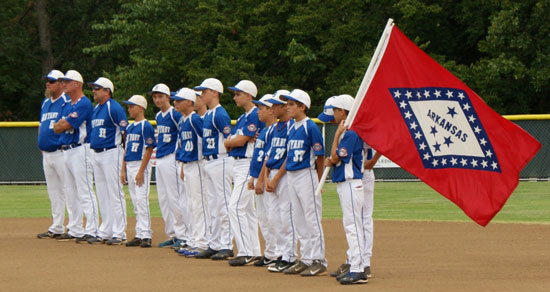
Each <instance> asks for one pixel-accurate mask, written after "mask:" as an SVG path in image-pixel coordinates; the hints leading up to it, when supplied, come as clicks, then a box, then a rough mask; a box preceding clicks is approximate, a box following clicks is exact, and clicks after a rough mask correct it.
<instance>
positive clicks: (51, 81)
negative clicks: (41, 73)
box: [46, 79, 57, 84]
mask: <svg viewBox="0 0 550 292" xmlns="http://www.w3.org/2000/svg"><path fill="white" fill-rule="evenodd" d="M46 82H47V83H49V84H54V83H56V82H57V80H49V79H48V80H47V81H46Z"/></svg>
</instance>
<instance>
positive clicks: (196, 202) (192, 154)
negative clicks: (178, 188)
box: [178, 112, 210, 250]
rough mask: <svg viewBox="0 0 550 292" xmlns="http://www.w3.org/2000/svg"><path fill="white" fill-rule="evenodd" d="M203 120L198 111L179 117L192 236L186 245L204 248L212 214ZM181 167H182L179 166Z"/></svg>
mask: <svg viewBox="0 0 550 292" xmlns="http://www.w3.org/2000/svg"><path fill="white" fill-rule="evenodd" d="M202 124H203V120H202V118H201V117H200V116H199V115H198V114H197V113H195V112H191V113H190V114H189V115H187V116H183V117H182V118H181V120H180V134H179V144H180V145H181V148H180V149H179V150H180V151H181V152H180V153H179V154H180V156H179V157H178V160H179V161H181V162H182V163H183V174H184V175H183V184H184V187H185V190H186V196H187V203H186V204H185V206H184V208H187V213H188V225H189V227H190V230H189V233H190V238H189V239H188V240H187V245H189V246H191V247H193V248H196V249H200V250H205V249H207V248H208V237H209V236H210V223H209V222H210V214H209V212H208V202H207V200H206V189H205V184H204V182H205V173H204V166H203V164H202V159H203V155H202V148H201V146H202V135H203V126H202ZM178 169H179V170H180V171H181V169H180V168H178Z"/></svg>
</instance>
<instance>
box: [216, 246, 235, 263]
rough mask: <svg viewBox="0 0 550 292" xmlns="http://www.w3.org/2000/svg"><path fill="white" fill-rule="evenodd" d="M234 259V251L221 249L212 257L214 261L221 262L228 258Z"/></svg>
mask: <svg viewBox="0 0 550 292" xmlns="http://www.w3.org/2000/svg"><path fill="white" fill-rule="evenodd" d="M230 257H233V251H232V250H230V249H221V250H220V251H218V252H217V253H216V254H215V255H213V256H212V257H210V258H211V259H212V260H215V261H221V260H227V259H228V258H230Z"/></svg>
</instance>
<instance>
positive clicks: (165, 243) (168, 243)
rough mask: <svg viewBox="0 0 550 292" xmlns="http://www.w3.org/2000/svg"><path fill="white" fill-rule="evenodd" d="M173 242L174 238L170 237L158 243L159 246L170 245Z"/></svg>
mask: <svg viewBox="0 0 550 292" xmlns="http://www.w3.org/2000/svg"><path fill="white" fill-rule="evenodd" d="M174 243H175V240H174V239H173V238H170V239H168V240H167V241H163V242H161V243H159V247H172V245H173V244H174Z"/></svg>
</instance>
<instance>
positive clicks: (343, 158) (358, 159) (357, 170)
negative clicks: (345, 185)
mask: <svg viewBox="0 0 550 292" xmlns="http://www.w3.org/2000/svg"><path fill="white" fill-rule="evenodd" d="M336 155H338V157H339V158H340V162H338V164H336V165H335V166H334V169H333V171H332V181H333V182H343V181H345V180H348V179H362V178H363V140H361V138H359V135H357V133H355V132H354V131H352V130H348V131H346V132H344V134H343V136H342V137H340V142H339V143H338V149H336Z"/></svg>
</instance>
